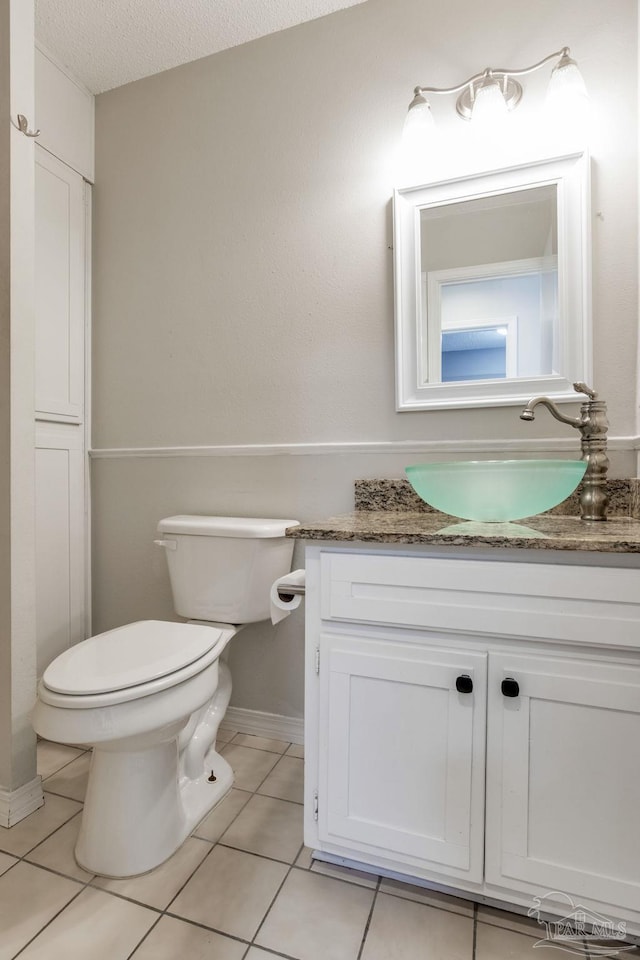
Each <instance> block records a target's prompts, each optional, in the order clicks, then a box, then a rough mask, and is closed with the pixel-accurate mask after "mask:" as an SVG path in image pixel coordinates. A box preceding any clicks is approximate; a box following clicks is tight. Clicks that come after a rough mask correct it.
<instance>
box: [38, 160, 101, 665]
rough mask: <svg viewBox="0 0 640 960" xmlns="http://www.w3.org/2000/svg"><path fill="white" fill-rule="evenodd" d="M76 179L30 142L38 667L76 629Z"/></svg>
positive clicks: (79, 265)
mask: <svg viewBox="0 0 640 960" xmlns="http://www.w3.org/2000/svg"><path fill="white" fill-rule="evenodd" d="M85 211H86V207H85V183H84V181H83V179H82V177H81V176H80V175H79V174H78V173H76V172H75V171H74V170H72V169H71V168H70V167H68V166H66V164H64V163H62V162H61V161H60V160H57V159H56V158H55V157H53V156H51V154H49V153H47V151H46V150H43V149H42V148H41V147H36V193H35V226H36V229H35V235H36V264H35V265H36V276H35V280H36V351H35V352H36V389H35V395H36V402H35V408H36V409H35V417H36V421H37V423H36V450H35V485H36V638H37V666H38V674H39V675H41V674H42V672H43V671H44V669H45V668H46V667H47V666H48V664H49V663H50V662H51V661H52V660H53V659H55V657H57V656H58V655H59V654H60V653H62V652H63V651H64V650H66V649H67V648H68V647H69V646H70V645H71V644H73V643H77V642H78V641H79V640H83V639H84V637H85V636H86V629H87V627H86V620H87V616H86V612H87V609H88V603H87V589H86V586H87V582H88V574H87V555H88V548H87V529H88V522H87V494H86V490H87V486H86V442H85V425H84V420H85V326H86V320H85V317H86V301H87V297H86V262H87V252H88V230H87V227H86V222H87V215H86V212H85Z"/></svg>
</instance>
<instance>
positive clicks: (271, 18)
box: [36, 0, 364, 93]
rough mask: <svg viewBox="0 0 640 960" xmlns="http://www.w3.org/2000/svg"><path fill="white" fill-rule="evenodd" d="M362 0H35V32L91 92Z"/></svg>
mask: <svg viewBox="0 0 640 960" xmlns="http://www.w3.org/2000/svg"><path fill="white" fill-rule="evenodd" d="M363 2H364V0H36V37H37V39H38V40H39V41H40V42H41V43H42V44H44V46H45V47H47V48H48V49H49V50H50V51H51V53H53V54H54V55H55V56H56V57H57V58H58V59H59V60H60V61H61V62H62V63H63V64H64V65H65V66H66V67H67V68H68V69H69V70H70V71H71V72H72V73H73V74H74V75H75V76H76V77H77V78H78V79H79V80H81V81H82V82H83V83H84V84H85V85H86V86H87V87H88V88H89V90H91V91H92V92H93V93H102V92H103V91H105V90H111V89H112V88H113V87H119V86H121V85H122V84H123V83H129V82H130V81H131V80H139V79H140V78H141V77H148V76H150V75H151V74H153V73H159V72H160V71H161V70H168V69H170V68H171V67H177V66H178V65H179V64H181V63H189V62H190V61H191V60H198V59H199V58H200V57H206V56H208V55H209V54H211V53H217V52H218V51H219V50H226V49H228V48H229V47H235V46H238V45H239V44H241V43H246V42H247V41H248V40H255V39H256V38H257V37H263V36H266V35H267V34H269V33H275V32H276V31H277V30H284V29H286V28H287V27H292V26H294V25H295V24H297V23H304V22H305V21H306V20H315V19H316V18H317V17H323V16H325V15H326V14H328V13H333V12H334V11H336V10H342V9H344V8H345V7H352V6H355V5H356V4H358V3H363Z"/></svg>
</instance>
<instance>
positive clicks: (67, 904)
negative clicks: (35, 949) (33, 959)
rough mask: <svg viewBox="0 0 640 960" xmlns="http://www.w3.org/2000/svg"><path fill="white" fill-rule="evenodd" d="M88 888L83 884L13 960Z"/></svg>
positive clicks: (15, 954)
mask: <svg viewBox="0 0 640 960" xmlns="http://www.w3.org/2000/svg"><path fill="white" fill-rule="evenodd" d="M51 872H53V871H51ZM66 879H70V878H69V877H67V878H66ZM86 888H87V884H86V883H85V884H83V885H82V886H81V887H80V889H79V890H78V892H77V893H76V894H75V895H74V896H73V897H71V899H70V900H68V901H67V902H66V903H65V905H64V906H63V907H61V908H60V910H58V912H57V913H55V914H54V915H53V916H52V917H50V919H49V920H47V922H46V923H45V924H44V926H42V927H40V929H39V930H38V932H37V933H36V934H35V935H34V936H33V937H31V939H30V940H28V941H27V942H26V943H25V944H23V945H22V946H21V947H20V949H19V950H18V952H17V953H14V955H13V958H12V960H15V958H16V957H19V956H20V954H21V953H22V952H23V951H24V950H26V949H27V947H28V946H29V945H30V944H32V943H33V941H34V940H37V938H38V937H39V936H40V934H41V933H44V931H45V930H46V929H47V927H50V926H51V924H52V923H53V921H54V920H57V918H58V917H59V916H60V914H61V913H64V911H65V910H66V909H67V907H69V906H70V905H71V904H72V903H74V901H76V900H77V899H78V897H79V896H80V895H81V894H82V893H84V891H85V890H86Z"/></svg>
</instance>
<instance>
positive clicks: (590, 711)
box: [486, 654, 640, 909]
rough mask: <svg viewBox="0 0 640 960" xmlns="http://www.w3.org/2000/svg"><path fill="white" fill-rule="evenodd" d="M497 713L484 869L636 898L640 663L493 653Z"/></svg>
mask: <svg viewBox="0 0 640 960" xmlns="http://www.w3.org/2000/svg"><path fill="white" fill-rule="evenodd" d="M506 676H508V677H514V678H515V679H516V680H517V682H518V684H519V688H520V694H519V696H517V697H515V698H505V697H504V696H503V695H502V693H501V683H502V680H503V679H504V677H506ZM488 714H489V715H488V742H487V743H488V745H487V858H486V877H487V880H488V881H489V882H490V883H496V884H499V885H501V886H513V881H514V880H515V881H522V882H524V883H530V884H533V885H535V887H536V892H539V891H540V889H542V890H544V891H552V890H560V891H570V892H571V893H572V894H574V895H578V896H583V897H590V898H593V899H594V900H597V901H600V902H602V903H610V904H612V905H615V906H618V907H622V906H627V907H631V908H633V909H637V905H638V903H640V871H639V870H638V863H640V819H639V818H638V816H637V811H638V810H639V809H640V667H637V666H633V665H624V666H623V665H620V666H618V665H615V664H607V663H593V662H585V661H571V660H555V659H551V658H542V657H519V656H508V655H503V654H490V656H489V694H488Z"/></svg>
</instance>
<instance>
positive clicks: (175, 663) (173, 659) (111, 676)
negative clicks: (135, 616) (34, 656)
mask: <svg viewBox="0 0 640 960" xmlns="http://www.w3.org/2000/svg"><path fill="white" fill-rule="evenodd" d="M235 632H236V629H235V628H234V627H233V626H230V625H228V624H220V625H214V624H207V625H204V624H193V623H173V622H169V621H164V620H141V621H138V622H136V623H129V624H126V625H125V626H123V627H117V628H116V629H114V630H108V631H106V632H105V633H100V634H96V636H94V637H89V638H88V639H87V640H83V641H82V642H81V643H78V644H76V645H75V646H73V647H70V648H69V649H68V650H65V652H64V653H62V654H61V655H60V656H59V657H57V658H56V660H54V661H53V663H51V664H50V665H49V666H48V667H47V669H46V670H45V672H44V675H43V677H42V680H41V681H40V684H39V691H38V693H39V697H40V699H41V700H42V701H43V702H44V703H47V704H49V705H51V706H60V707H66V708H71V709H74V708H75V709H80V708H83V709H86V708H95V707H101V706H110V705H112V704H117V703H125V702H127V701H128V700H135V699H139V698H141V697H146V696H149V695H150V694H152V693H157V692H159V691H161V690H166V689H168V688H169V687H173V686H177V685H178V684H179V683H182V682H183V681H185V680H188V679H190V678H191V677H193V676H194V675H195V674H197V673H199V672H201V671H202V670H204V669H206V667H207V666H209V664H211V663H212V662H213V661H215V660H217V659H218V657H219V656H220V654H221V653H222V651H223V650H224V648H225V647H226V645H227V643H228V642H229V640H230V639H231V637H232V636H233V635H234V633H235Z"/></svg>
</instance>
